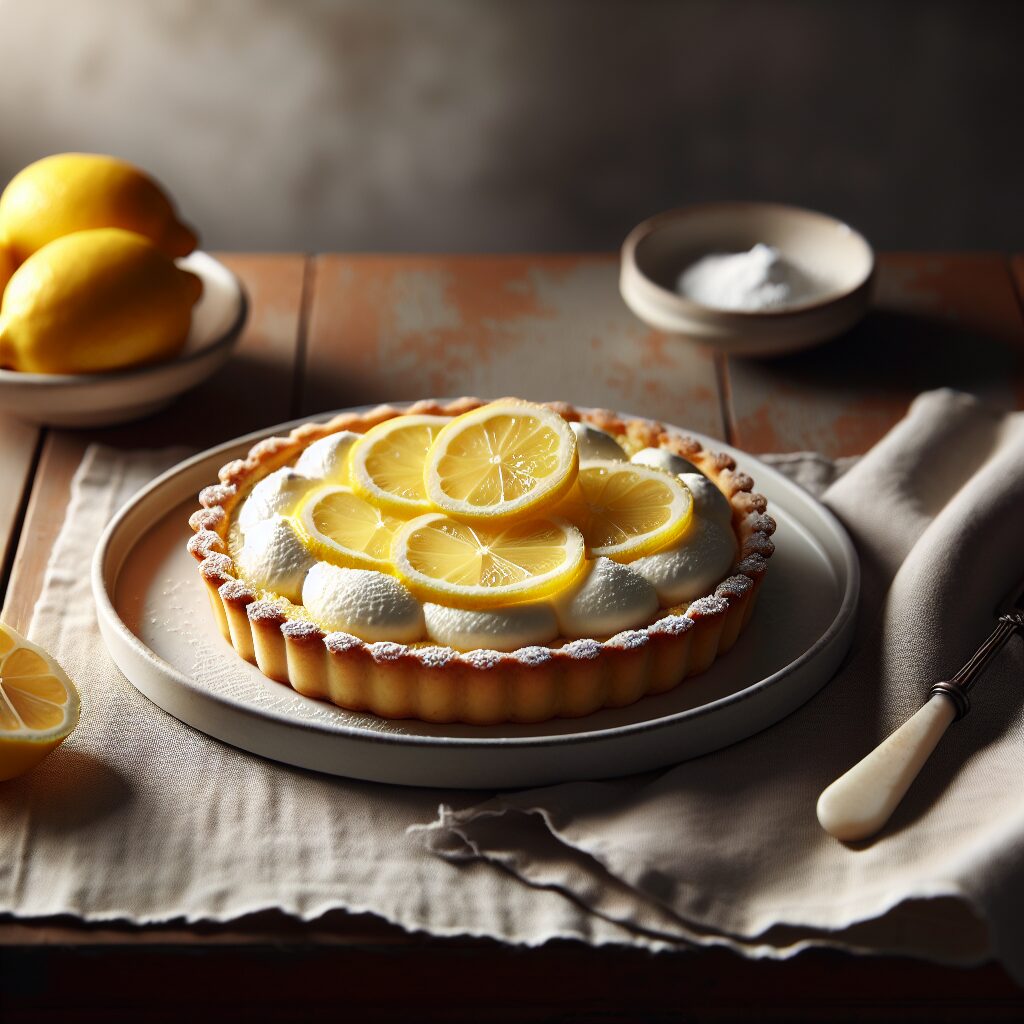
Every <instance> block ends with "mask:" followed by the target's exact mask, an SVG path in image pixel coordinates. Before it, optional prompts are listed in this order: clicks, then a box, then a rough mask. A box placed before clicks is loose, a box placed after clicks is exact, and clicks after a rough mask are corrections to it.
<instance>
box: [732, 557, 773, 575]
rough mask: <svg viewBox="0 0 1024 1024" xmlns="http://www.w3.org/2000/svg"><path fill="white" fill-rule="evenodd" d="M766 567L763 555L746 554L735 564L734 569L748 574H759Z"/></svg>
mask: <svg viewBox="0 0 1024 1024" xmlns="http://www.w3.org/2000/svg"><path fill="white" fill-rule="evenodd" d="M767 568H768V563H767V562H766V561H765V558H764V556H763V555H756V554H755V555H747V557H746V558H744V559H743V561H742V562H740V563H739V564H738V565H737V566H736V571H737V572H741V573H744V574H745V575H750V576H760V575H761V574H762V573H763V572H764V571H765V570H766V569H767Z"/></svg>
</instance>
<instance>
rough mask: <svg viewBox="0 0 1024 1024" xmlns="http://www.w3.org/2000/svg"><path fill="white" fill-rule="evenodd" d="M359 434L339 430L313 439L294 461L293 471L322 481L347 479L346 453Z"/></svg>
mask: <svg viewBox="0 0 1024 1024" xmlns="http://www.w3.org/2000/svg"><path fill="white" fill-rule="evenodd" d="M360 436H361V435H360V434H357V433H355V432H354V431H352V430H340V431H338V433H336V434H328V435H327V437H321V438H320V440H319V441H314V442H313V443H312V444H311V445H310V446H309V447H308V448H307V449H306V450H305V451H304V452H303V453H302V454H301V455H300V456H299V459H298V461H297V462H296V463H295V471H296V472H297V473H302V474H303V475H305V476H308V477H312V478H313V479H315V480H321V481H323V482H324V483H332V484H340V483H345V482H346V481H347V480H348V453H349V451H350V450H351V448H352V445H354V444H355V443H356V441H358V440H359V438H360Z"/></svg>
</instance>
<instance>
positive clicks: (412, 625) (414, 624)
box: [302, 562, 425, 644]
mask: <svg viewBox="0 0 1024 1024" xmlns="http://www.w3.org/2000/svg"><path fill="white" fill-rule="evenodd" d="M302 603H303V604H304V605H305V606H306V610H307V611H308V612H309V614H310V615H312V616H313V618H314V620H315V621H316V623H317V625H319V626H321V627H322V628H324V629H328V630H340V631H341V632H343V633H352V634H353V635H355V636H357V637H359V639H360V640H369V641H377V640H392V641H394V642H396V643H404V644H410V643H415V642H416V641H417V640H422V639H423V637H424V634H425V629H424V623H423V608H422V607H421V605H420V603H419V601H417V600H416V598H415V597H413V595H412V594H411V593H410V592H409V590H408V589H407V588H406V587H405V586H404V584H402V583H400V582H399V581H398V580H396V579H395V578H394V576H388V575H386V574H385V573H382V572H376V571H374V570H372V569H342V568H340V567H339V566H336V565H330V564H329V563H327V562H317V563H316V565H314V566H313V567H312V568H311V569H310V570H309V573H308V574H307V576H306V582H305V584H304V585H303V587H302Z"/></svg>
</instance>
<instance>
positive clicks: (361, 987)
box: [0, 253, 1024, 1021]
mask: <svg viewBox="0 0 1024 1024" xmlns="http://www.w3.org/2000/svg"><path fill="white" fill-rule="evenodd" d="M222 258H223V259H224V261H225V262H226V263H227V264H228V265H229V266H230V267H231V268H232V269H233V270H235V272H236V273H237V274H238V275H239V277H240V278H241V279H242V280H243V281H244V283H245V286H246V288H247V289H248V291H249V295H250V298H251V300H252V312H251V317H250V320H249V323H248V326H247V328H246V331H245V334H244V337H243V338H242V341H241V344H240V346H239V349H238V352H237V355H236V356H235V357H234V359H233V361H232V364H231V367H230V374H231V380H232V383H231V385H230V386H229V385H228V383H227V377H228V375H227V373H222V374H220V375H219V376H218V377H217V378H216V379H214V380H211V381H210V382H208V383H207V384H206V385H204V386H203V387H201V388H199V389H197V390H196V391H194V392H193V393H191V394H190V395H188V396H186V397H185V398H184V399H182V400H181V401H180V402H179V403H178V404H177V405H176V406H174V407H173V408H171V409H170V410H168V411H167V412H165V413H162V414H160V415H158V416H155V417H152V418H151V419H149V420H147V421H144V422H142V423H138V424H133V425H131V426H128V427H122V428H118V429H111V430H105V431H89V432H70V431H60V430H46V429H37V428H35V427H31V426H25V425H23V424H20V423H16V422H13V421H9V420H5V419H0V479H2V480H3V481H4V485H5V486H4V487H3V489H2V490H0V593H2V594H3V597H4V605H3V618H4V620H5V621H7V622H9V623H10V624H11V625H12V626H14V627H15V628H16V629H22V630H24V629H25V628H26V627H27V625H28V622H29V618H30V615H31V610H32V607H33V604H34V602H35V600H36V598H37V596H38V594H39V590H40V586H41V583H42V575H43V570H44V567H45V561H46V558H47V554H48V552H49V549H50V547H51V543H50V542H51V541H52V540H53V539H54V538H55V536H56V534H57V532H58V530H59V529H60V526H61V523H62V520H63V517H64V511H65V507H66V504H67V499H68V490H69V484H70V480H71V477H72V475H73V473H74V471H75V468H76V467H77V465H78V462H79V460H80V458H81V455H82V453H83V451H84V450H85V448H86V446H87V445H89V444H90V443H92V442H95V441H102V442H104V443H107V444H112V445H117V446H122V447H146V446H157V445H163V444H166V443H169V442H172V441H173V442H176V443H179V444H180V443H185V444H191V445H195V446H196V447H197V448H201V447H208V446H211V445H213V444H216V443H218V442H220V441H223V440H227V439H229V438H231V437H234V436H236V435H239V434H243V433H246V432H248V431H251V430H255V429H257V428H259V427H263V426H266V425H270V424H273V423H277V422H280V421H283V420H288V419H291V418H294V417H296V416H300V415H304V414H307V413H309V414H312V413H319V412H323V411H326V410H330V409H335V408H339V407H343V406H347V405H355V404H364V403H368V402H376V401H384V400H389V399H391V400H399V399H412V398H419V397H423V396H426V395H435V396H444V395H459V394H477V395H480V396H482V397H499V396H501V395H506V394H518V395H522V396H524V397H529V398H533V399H537V400H545V399H552V398H564V399H568V400H569V401H572V402H576V403H579V404H585V405H600V406H607V407H610V408H617V409H621V410H624V411H631V412H635V413H638V414H642V415H646V416H650V417H655V418H660V419H664V420H666V421H668V422H672V423H677V424H681V425H687V426H690V427H692V428H693V429H695V430H699V431H702V432H705V433H708V434H711V435H713V436H717V437H721V438H724V439H725V440H727V441H729V442H730V443H732V444H735V445H738V446H740V447H742V448H746V449H748V450H750V451H754V452H762V451H792V450H798V449H815V450H817V451H821V452H824V453H825V454H827V455H832V456H836V455H849V454H857V453H860V452H863V451H865V450H866V449H867V448H868V447H870V445H871V444H873V443H874V442H875V441H876V440H877V439H878V438H879V437H881V436H882V434H884V433H885V431H886V430H887V429H888V428H889V427H890V426H891V425H892V424H893V423H895V422H896V420H897V419H899V418H900V416H901V415H902V413H903V411H904V409H905V408H906V405H907V403H908V401H909V400H910V399H911V398H912V397H913V396H914V395H915V394H917V393H919V392H920V391H922V390H925V389H927V388H931V387H937V386H941V385H949V386H954V387H961V388H966V389H969V390H973V391H976V392H978V393H981V394H984V395H987V396H990V397H992V398H993V399H995V400H997V401H999V402H1002V403H1004V404H1008V405H1013V406H1015V407H1017V408H1022V407H1024V315H1022V304H1021V303H1022V297H1024V256H1017V257H1011V258H1007V257H1006V256H1003V255H1000V254H981V253H978V254H973V253H972V254H964V253H933V254H922V253H891V254H885V255H883V256H882V257H881V259H880V266H879V280H878V289H877V296H876V301H875V308H874V311H873V312H872V313H871V315H870V316H869V317H868V318H867V319H866V320H865V321H864V322H863V323H862V324H861V325H860V326H859V327H857V328H856V329H855V330H854V331H852V332H851V333H850V334H848V335H846V336H845V337H843V338H840V339H838V340H836V341H834V342H832V343H830V344H828V345H825V346H823V347H821V348H818V349H815V350H812V351H810V352H807V353H803V354H799V355H794V356H789V357H786V358H782V359H778V360H772V361H764V362H755V361H750V360H739V359H727V358H724V357H721V356H715V355H711V354H708V353H707V352H705V351H703V350H699V349H696V348H694V347H691V346H690V345H688V344H686V343H682V342H678V341H675V340H672V339H670V338H668V337H666V336H664V335H661V334H659V333H657V332H654V331H651V330H648V329H647V328H646V327H644V326H643V325H642V324H640V323H639V322H638V321H637V320H636V319H635V318H634V317H633V316H632V315H631V314H630V313H629V312H628V310H627V309H626V308H625V307H624V305H623V304H622V302H621V300H620V299H619V297H618V291H617V263H616V260H615V259H614V258H613V257H611V256H608V255H565V256H561V255H559V256H375V255H358V256H349V255H333V254H332V255H322V256H315V257H308V256H304V255H297V254H296V255H264V254H251V255H250V254H246V255H241V254H231V255H224V256H223V257H222ZM29 539H31V543H29ZM197 950H202V951H203V952H204V956H203V957H202V958H196V957H195V955H194V953H195V952H196V951H197ZM112 972H114V974H116V978H117V983H116V984H114V985H112V984H111V979H112ZM168 976H171V977H173V984H171V985H169V984H168V982H167V978H168ZM327 979H330V980H327ZM154 991H158V992H160V994H161V998H160V1002H159V1005H158V1006H157V1007H156V1009H154V1007H153V1005H152V993H153V992H154ZM496 993H500V995H497V994H496ZM90 995H91V997H92V998H96V999H98V998H100V997H101V996H102V998H104V999H106V1000H108V1001H110V1002H112V1003H113V1004H114V1005H116V1007H117V1008H118V1009H119V1011H120V1012H121V1013H123V1014H124V1015H126V1016H129V1017H138V1019H142V1018H141V1016H139V1015H140V1014H143V1012H144V1013H145V1019H147V1020H156V1019H163V1016H161V1015H164V1016H166V1017H167V1018H168V1019H170V1018H171V1017H175V1018H176V1017H178V1016H180V1009H181V1007H182V1006H193V1007H194V1006H195V1005H196V1000H197V999H201V1000H202V1005H203V1006H204V1007H206V1008H208V1009H209V1010H210V1011H211V1013H212V1012H216V1013H217V1014H218V1016H220V1017H221V1018H222V1019H227V1020H232V1019H236V1018H238V1019H241V1018H242V1017H246V1018H247V1019H251V1017H252V1015H253V1013H258V1012H259V1011H260V1010H261V1009H264V1008H266V1007H268V1006H271V1005H278V1004H280V1005H281V1006H290V1007H292V1008H294V1009H296V1010H299V1011H301V1012H303V1013H305V1012H312V1011H313V1010H314V1009H315V1008H316V1007H318V1006H321V1005H322V1006H330V1005H333V1006H334V1007H335V1008H336V1009H337V1008H338V1007H341V1006H344V1007H345V1008H347V1010H348V1011H349V1013H355V1014H356V1016H357V1017H358V1018H360V1019H378V1018H379V1019H383V1018H384V1017H385V1016H387V1015H388V1013H393V1014H396V1015H398V1016H404V1017H405V1018H406V1019H423V1018H424V1017H425V1016H426V1014H425V1013H424V1009H423V1008H424V1007H433V1008H434V1009H435V1011H437V1016H438V1019H440V1017H441V1016H445V1017H448V1018H451V1019H466V1020H482V1019H487V1020H542V1019H543V1020H547V1019H558V1018H560V1017H563V1016H571V1017H572V1018H573V1019H574V1020H580V1019H589V1018H590V1017H592V1016H593V1017H598V1018H599V1019H601V1020H636V1019H665V1020H668V1019H678V1018H679V1016H680V1015H683V1016H689V1017H691V1018H700V1019H709V1020H728V1019H747V1020H749V1019H750V1018H751V1017H753V1016H758V1017H759V1019H773V1020H776V1019H777V1020H793V1019H806V1020H817V1019H821V1018H823V1017H824V1016H826V1015H827V1016H828V1017H829V1019H836V1020H840V1019H850V1020H854V1019H865V1018H871V1019H882V1018H885V1017H886V1016H888V1015H889V1014H891V1013H893V1012H895V1011H896V1010H898V1011H899V1013H900V1014H901V1016H902V1017H904V1018H905V1019H908V1020H917V1019H920V1020H938V1019H955V1020H965V1021H966V1020H976V1019H979V1017H984V1019H1005V1020H1016V1019H1021V1017H1022V1016H1024V993H1022V991H1021V990H1020V989H1019V988H1017V986H1015V985H1014V983H1013V982H1012V981H1011V980H1010V979H1009V978H1008V977H1007V976H1006V974H1005V973H1004V972H1003V971H1002V969H1001V968H999V967H997V966H994V965H987V966H984V967H980V968H976V969H973V970H951V969H947V968H940V967H937V966H933V965H929V964H923V963H918V962H914V961H909V960H900V959H895V958H873V959H861V958H854V957H847V956H843V955H840V954H835V953H824V952H815V953H809V954H804V955H802V956H801V957H798V958H797V959H796V960H794V961H791V962H788V963H783V964H776V963H757V962H751V961H744V960H741V959H740V958H738V957H735V956H733V955H732V954H727V953H723V952H710V953H700V954H679V955H671V956H668V955H663V956H658V957H652V956H649V955H647V954H644V953H638V952H631V951H622V950H615V951H610V950H592V949H590V948H588V947H584V946H581V945H577V944H574V943H555V944H552V945H549V946H546V947H544V948H542V949H538V950H515V949H507V948H505V947H502V946H500V945H498V944H497V943H491V942H486V941H473V940H457V939H449V940H437V939H431V938H427V937H418V936H407V935H406V934H405V933H404V932H402V931H401V930H400V929H398V928H394V927H392V926H389V925H385V924H383V923H381V922H379V921H376V920H375V919H372V918H370V917H358V916H352V915H346V914H342V913H336V914H330V915H328V916H327V917H326V918H325V919H322V920H321V921H319V922H316V923H314V924H310V925H303V924H300V923H297V922H294V921H290V920H288V919H286V918H284V917H283V916H281V915H277V914H261V915H257V916H256V917H254V918H251V919H248V920H246V921H244V922H239V923H237V924H232V925H229V926H193V927H186V926H184V925H181V924H169V925H164V926H159V927H147V928H132V927H130V926H127V925H111V926H91V925H82V924H81V923H77V922H75V921H72V920H47V921H31V922H19V921H14V920H12V919H10V918H7V919H3V918H0V1017H3V1018H4V1019H6V1020H13V1019H15V1018H16V1017H17V1016H18V1014H19V1013H21V1012H23V1011H26V1012H27V1011H28V1010H30V1009H31V1010H33V1011H34V1013H35V1016H34V1019H35V1020H38V1019H39V1016H38V1014H39V1013H40V1012H44V1011H45V1012H44V1013H43V1015H44V1017H45V1013H48V1012H52V1013H54V1014H56V1013H57V1012H58V1011H59V1010H60V1009H61V1008H66V1007H68V1006H78V1007H82V1006H85V1005H88V999H89V997H90ZM441 1008H443V1009H444V1013H443V1015H442V1014H441V1012H440V1010H441ZM96 1019H104V1020H106V1019H111V1014H109V1013H105V1014H97V1015H96Z"/></svg>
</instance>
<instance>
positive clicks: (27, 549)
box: [2, 255, 308, 630]
mask: <svg viewBox="0 0 1024 1024" xmlns="http://www.w3.org/2000/svg"><path fill="white" fill-rule="evenodd" d="M220 258H221V259H223V261H224V262H225V263H226V264H227V265H228V266H229V267H231V268H232V269H233V270H234V271H235V273H237V274H238V275H239V277H241V279H242V281H243V283H244V284H245V286H246V289H247V291H248V292H249V297H250V302H251V306H250V314H249V321H248V324H247V326H246V328H245V332H244V334H243V336H242V338H241V340H240V341H239V345H238V349H237V350H236V353H235V355H234V356H233V357H232V359H231V361H230V362H229V364H228V365H227V366H226V367H225V368H224V369H223V370H222V371H221V372H220V373H219V374H217V375H216V376H215V377H214V378H212V379H211V380H209V381H207V382H206V383H204V384H203V385H201V386H200V387H198V388H196V389H195V390H194V391H192V392H190V393H189V394H187V395H185V396H183V397H182V398H181V399H180V400H179V401H178V402H176V403H175V404H174V405H173V406H172V407H170V408H169V409H167V410H165V411H164V412H162V413H159V414H157V415H156V416H151V417H149V418H147V419H145V420H142V421H140V422H138V423H131V424H127V425H125V426H121V427H112V428H108V429H106V430H96V431H58V430H52V431H49V432H48V434H47V437H46V440H45V442H44V444H43V451H42V455H41V457H40V461H39V468H38V470H37V472H36V476H35V480H34V483H33V488H32V495H31V498H30V500H29V503H28V507H27V509H26V512H25V526H24V529H23V531H22V539H21V543H20V545H19V547H18V551H17V554H16V556H15V559H14V564H13V567H12V571H11V575H10V581H9V584H8V587H7V592H6V595H5V600H4V609H3V613H2V614H3V616H4V618H5V621H7V622H9V623H10V624H11V625H12V626H13V627H14V628H15V629H19V630H24V629H26V628H27V627H28V623H29V621H30V619H31V616H32V608H33V607H34V605H35V602H36V599H37V598H38V596H39V592H40V590H41V588H42V582H43V573H44V571H45V569H46V562H47V559H48V557H49V552H50V549H51V547H52V546H53V542H54V541H55V540H56V537H57V534H58V533H59V532H60V528H61V525H62V524H63V522H64V513H65V510H66V508H67V503H68V497H69V494H70V487H71V479H72V477H73V476H74V474H75V470H76V469H77V468H78V465H79V463H80V462H81V459H82V455H83V454H84V452H85V449H86V448H87V447H88V445H89V444H90V443H92V442H100V443H103V444H109V445H113V446H115V447H119V448H126V449H134V448H145V447H161V446H164V445H169V444H183V445H191V446H194V447H199V448H206V447H210V446H211V445H214V444H217V443H218V442H220V441H224V440H228V439H230V438H232V437H235V436H237V435H238V434H244V433H247V432H248V431H251V430H255V429H257V428H258V427H262V426H267V425H269V424H273V423H277V422H279V421H281V420H286V419H289V418H290V417H291V416H292V414H293V407H294V398H295V395H294V382H295V373H296V366H297V363H298V354H299V350H300V346H301V343H302V338H301V325H302V323H303V322H304V318H303V312H302V311H303V302H304V295H305V274H306V269H307V262H308V261H307V259H306V257H304V256H300V255H254V256H250V255H241V256H238V255H227V256H222V257H220Z"/></svg>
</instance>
